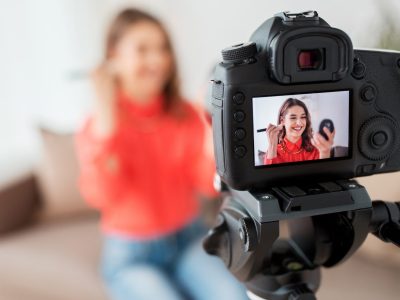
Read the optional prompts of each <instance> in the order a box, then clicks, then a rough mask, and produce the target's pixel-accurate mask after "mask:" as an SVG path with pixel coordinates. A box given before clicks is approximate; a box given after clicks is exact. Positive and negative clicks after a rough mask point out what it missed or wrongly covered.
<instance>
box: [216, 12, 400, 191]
mask: <svg viewBox="0 0 400 300" xmlns="http://www.w3.org/2000/svg"><path fill="white" fill-rule="evenodd" d="M222 55H223V61H222V62H221V63H219V64H218V65H217V67H216V70H215V73H214V78H213V80H212V81H213V83H212V95H211V102H212V123H213V135H214V145H215V146H214V147H215V157H216V162H217V171H218V174H219V175H220V176H221V178H222V180H223V181H224V182H225V183H227V184H228V185H229V186H231V187H232V188H234V189H237V190H257V189H264V188H266V187H270V186H272V185H275V184H281V183H284V184H286V185H290V184H291V182H296V184H297V183H299V182H308V181H311V180H312V181H316V180H317V181H329V180H338V179H349V178H353V177H356V176H366V175H372V174H376V173H384V172H392V171H398V170H400V131H399V130H400V126H399V120H400V52H394V51H392V52H389V51H378V50H372V51H369V50H368V51H367V50H353V46H352V42H351V40H350V38H349V37H348V36H347V35H346V34H345V33H344V32H343V31H341V30H339V29H335V28H332V27H330V26H329V25H328V24H327V23H326V22H325V21H324V20H323V19H322V18H320V17H319V16H318V14H317V13H316V12H307V13H301V14H288V13H280V14H277V15H275V16H274V17H272V18H270V19H268V20H267V21H265V22H264V23H263V24H262V25H261V26H260V27H259V28H258V29H257V30H256V31H255V32H254V34H253V35H252V36H251V38H250V42H248V43H244V44H239V45H235V46H232V47H229V48H226V49H224V50H223V51H222ZM332 92H333V94H332ZM335 93H336V94H335ZM308 94H310V97H314V98H315V99H317V100H315V99H314V98H313V99H314V100H315V104H313V103H314V102H310V101H309V100H307V99H306V100H307V101H309V103H311V106H312V107H311V108H312V109H313V107H314V111H315V113H314V116H317V117H319V115H321V116H320V117H321V118H323V116H322V113H320V110H319V109H322V110H323V111H329V110H332V112H334V113H335V116H337V118H339V119H338V120H340V121H336V123H335V130H336V134H337V136H339V131H342V143H343V144H345V147H342V148H345V150H346V151H345V153H344V154H341V155H338V156H335V155H334V154H333V155H331V156H330V157H329V158H325V159H317V160H305V161H298V162H291V163H285V162H283V163H279V164H269V163H265V164H264V163H263V161H268V160H266V159H265V155H266V151H264V150H265V149H261V148H262V147H261V148H260V147H259V148H256V146H255V141H256V140H259V141H260V143H264V139H266V131H267V129H266V128H264V129H259V126H258V125H257V126H258V127H257V126H256V125H255V118H256V117H257V118H258V119H261V121H262V118H263V115H262V114H261V112H260V111H263V112H268V109H269V108H268V107H271V105H270V104H273V103H274V101H275V100H274V99H275V98H276V97H282V96H283V95H284V96H285V97H286V96H287V98H290V97H292V95H295V96H296V95H302V97H305V98H307V95H308ZM325 95H330V96H329V97H328V96H325ZM332 95H333V98H332ZM335 95H340V97H342V98H343V99H344V100H343V103H342V104H343V105H342V106H340V107H339V105H337V104H336V103H335V97H336V96H335ZM274 97H275V98H274ZM325 98H326V100H323V101H322V100H321V99H325ZM276 99H278V98H276ZM279 99H281V98H279ZM332 99H333V100H332ZM346 99H347V100H346ZM314 100H313V101H314ZM256 103H259V104H256ZM321 103H322V104H321ZM343 108H346V109H345V110H344V109H343ZM335 109H336V110H337V111H335ZM268 113H269V112H268ZM277 114H278V111H276V112H272V115H276V116H277ZM314 116H312V117H314ZM328 116H329V114H328ZM277 117H278V116H277ZM325 119H326V117H325ZM343 120H344V121H343ZM314 121H315V120H314ZM315 125H316V126H317V125H318V124H315ZM266 126H267V124H265V126H264V127H266ZM340 126H341V129H340ZM317 127H318V126H317ZM299 128H300V129H299V130H301V126H300V125H299ZM294 129H296V128H295V127H293V130H294ZM315 131H316V130H314V132H315ZM346 131H347V132H346ZM258 152H259V153H258ZM259 155H260V156H262V155H264V158H260V159H259V160H258V161H257V157H258V156H259ZM260 162H261V163H260Z"/></svg>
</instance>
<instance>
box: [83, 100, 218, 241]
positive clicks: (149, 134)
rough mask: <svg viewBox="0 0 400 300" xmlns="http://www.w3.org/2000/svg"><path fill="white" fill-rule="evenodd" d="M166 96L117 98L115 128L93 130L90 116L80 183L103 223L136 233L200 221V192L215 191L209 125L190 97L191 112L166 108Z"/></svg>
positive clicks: (164, 230)
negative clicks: (145, 100) (143, 100)
mask: <svg viewBox="0 0 400 300" xmlns="http://www.w3.org/2000/svg"><path fill="white" fill-rule="evenodd" d="M163 101H164V99H163V97H157V98H155V99H152V101H151V103H149V104H145V105H140V104H136V103H134V101H132V100H130V99H127V97H124V96H120V97H119V99H118V102H117V103H118V106H119V109H118V111H119V115H118V116H119V117H118V118H117V119H118V124H117V128H116V130H115V133H114V134H113V135H112V136H110V137H108V138H99V137H97V136H95V135H94V133H93V131H92V129H91V124H92V119H91V118H88V120H87V121H86V123H85V125H84V127H83V128H82V129H81V130H80V131H79V132H78V134H77V136H76V145H77V153H78V158H79V161H80V166H81V174H80V175H81V176H80V180H79V185H80V190H81V193H82V195H83V197H84V198H85V199H86V200H87V202H88V203H89V204H90V205H91V206H93V207H95V208H97V209H99V210H100V211H101V215H102V220H101V223H102V228H103V231H105V232H107V233H115V234H121V235H126V236H133V237H136V238H148V237H154V236H160V235H164V234H167V233H170V232H173V231H175V230H178V229H179V228H181V227H183V226H184V225H186V224H187V223H189V222H191V221H193V220H194V219H195V218H196V217H197V216H198V212H199V205H198V201H197V198H196V193H197V192H198V193H201V194H203V195H206V196H210V197H212V196H216V195H217V193H216V191H215V190H214V188H213V183H212V182H213V176H214V173H215V163H214V160H213V158H212V157H211V156H210V155H207V154H206V153H205V151H204V149H205V147H204V141H205V133H206V131H205V130H206V127H205V126H207V124H206V123H205V122H203V120H202V119H201V117H200V116H199V114H198V112H197V111H196V110H195V109H194V108H193V106H192V105H190V104H189V103H186V102H185V103H182V104H181V105H182V108H183V110H184V112H185V113H186V117H184V118H183V119H182V118H181V119H179V118H177V117H173V116H171V115H170V114H167V113H165V112H164V110H163Z"/></svg>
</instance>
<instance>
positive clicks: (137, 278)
mask: <svg viewBox="0 0 400 300" xmlns="http://www.w3.org/2000/svg"><path fill="white" fill-rule="evenodd" d="M203 228H204V227H203ZM203 228H202V226H201V225H200V223H199V222H195V223H193V224H191V225H189V226H187V227H185V228H184V229H182V230H180V231H178V232H176V233H174V234H171V235H168V236H165V237H162V238H158V239H154V240H145V241H143V240H132V239H126V238H121V237H117V236H111V235H108V236H105V239H104V240H105V242H104V248H103V258H102V273H103V277H104V278H105V281H106V285H107V289H108V291H109V294H110V296H111V298H112V299H113V300H128V299H129V300H142V299H145V300H177V299H193V300H213V299H215V300H225V299H226V300H236V299H238V300H242V299H248V298H247V296H246V291H245V288H244V286H243V285H242V284H240V283H239V282H238V281H236V280H235V278H234V277H233V276H232V275H231V274H230V273H229V272H228V271H227V269H226V267H225V265H224V264H223V263H222V261H221V260H220V259H219V258H217V257H213V256H210V255H208V254H206V253H205V251H204V250H203V248H202V243H201V237H202V236H204V233H205V230H204V229H203Z"/></svg>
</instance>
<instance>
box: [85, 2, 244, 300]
mask: <svg viewBox="0 0 400 300" xmlns="http://www.w3.org/2000/svg"><path fill="white" fill-rule="evenodd" d="M93 82H94V89H95V92H96V102H95V109H94V112H93V115H92V117H90V118H89V119H88V120H87V122H86V124H85V125H84V127H83V128H82V130H81V131H80V132H79V134H78V135H77V151H78V156H79V159H80V164H81V177H80V188H81V192H82V194H83V196H84V197H85V199H86V200H87V201H88V202H89V203H90V204H91V205H92V206H94V207H95V208H97V209H99V210H100V212H101V225H102V230H103V233H104V236H105V238H104V249H103V258H102V259H103V261H102V270H103V274H104V278H105V280H106V283H107V286H108V289H109V291H110V294H111V296H112V298H113V299H135V300H138V299H186V297H189V298H190V299H208V300H209V299H244V298H245V292H244V289H243V288H242V286H240V285H239V284H238V283H237V282H236V281H235V280H234V279H233V277H232V276H231V275H230V274H229V273H228V272H227V270H226V269H225V266H224V265H223V263H222V262H221V261H220V260H219V259H217V258H214V257H211V256H208V255H206V254H205V253H204V251H203V249H202V248H201V245H200V243H199V237H200V236H201V235H202V234H203V233H204V231H203V230H202V226H201V224H200V222H199V221H198V216H199V204H198V202H197V199H196V196H197V195H198V194H202V195H205V196H208V197H215V196H216V195H217V194H216V192H215V190H214V189H213V186H212V181H213V180H212V179H213V176H214V171H215V164H214V161H213V155H212V140H210V138H211V135H210V128H208V127H207V126H206V123H205V122H204V121H203V119H202V117H201V116H200V114H199V113H198V112H197V111H196V110H195V109H194V108H193V106H192V105H190V104H189V103H187V102H184V101H183V100H182V97H181V95H180V93H179V86H178V77H177V67H176V62H175V58H174V55H173V51H172V46H171V42H170V39H169V37H168V35H167V32H166V30H165V28H164V27H163V25H162V24H161V23H160V22H159V21H158V20H157V19H156V18H154V17H153V16H151V15H149V14H147V13H145V12H142V11H139V10H136V9H128V10H124V11H122V12H121V13H120V14H119V15H118V16H117V17H116V18H115V20H114V21H113V23H112V24H111V27H110V30H109V32H108V35H107V39H106V47H105V57H104V62H103V63H102V64H101V66H99V67H98V68H97V69H96V70H95V71H94V73H93Z"/></svg>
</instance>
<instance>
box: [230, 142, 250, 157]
mask: <svg viewBox="0 0 400 300" xmlns="http://www.w3.org/2000/svg"><path fill="white" fill-rule="evenodd" d="M233 152H234V153H235V156H236V157H237V158H242V157H243V156H245V155H246V152H247V149H246V147H245V146H243V145H240V146H235V148H233Z"/></svg>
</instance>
